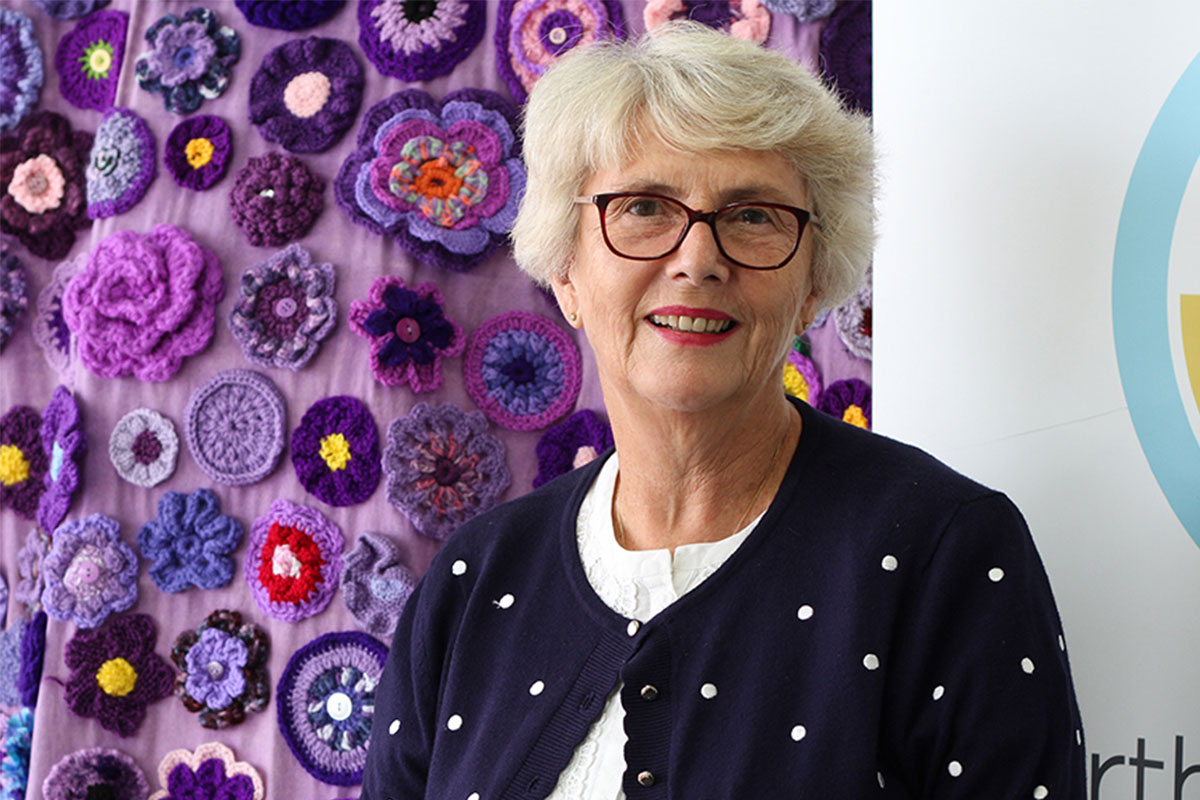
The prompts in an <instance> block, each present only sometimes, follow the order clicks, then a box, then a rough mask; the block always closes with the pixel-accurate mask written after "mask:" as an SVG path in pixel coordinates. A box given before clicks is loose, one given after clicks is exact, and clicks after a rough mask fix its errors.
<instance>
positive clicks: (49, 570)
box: [42, 514, 138, 628]
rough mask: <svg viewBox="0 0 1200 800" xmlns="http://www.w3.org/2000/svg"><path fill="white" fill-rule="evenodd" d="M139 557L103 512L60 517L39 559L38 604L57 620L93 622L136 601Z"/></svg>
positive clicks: (87, 624) (92, 625) (117, 525)
mask: <svg viewBox="0 0 1200 800" xmlns="http://www.w3.org/2000/svg"><path fill="white" fill-rule="evenodd" d="M137 573H138V558H137V553H135V552H134V551H133V548H132V547H130V546H129V545H127V544H125V542H123V541H122V540H121V524H120V523H119V522H117V521H116V520H115V519H113V518H112V517H109V516H105V515H104V514H92V515H91V516H90V517H86V518H84V519H73V520H68V521H67V522H64V523H63V524H62V525H61V526H59V528H58V530H56V531H55V532H54V537H53V539H52V542H51V545H50V552H49V553H47V554H46V558H45V559H44V560H43V561H42V574H43V576H44V578H45V581H46V588H45V589H43V590H42V607H43V608H45V610H46V613H47V614H49V615H50V616H51V617H53V618H54V619H56V620H59V621H61V622H73V623H75V625H76V626H77V627H80V628H95V627H96V626H98V625H100V623H102V622H104V620H105V619H106V618H107V617H108V615H109V614H115V613H117V612H120V611H124V610H125V609H127V608H129V607H130V606H132V605H133V604H134V602H136V601H137Z"/></svg>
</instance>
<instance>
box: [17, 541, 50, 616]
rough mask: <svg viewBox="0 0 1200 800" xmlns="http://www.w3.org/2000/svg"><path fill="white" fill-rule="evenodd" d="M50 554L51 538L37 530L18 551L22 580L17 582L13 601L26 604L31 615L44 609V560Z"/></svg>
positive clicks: (19, 571) (18, 567)
mask: <svg viewBox="0 0 1200 800" xmlns="http://www.w3.org/2000/svg"><path fill="white" fill-rule="evenodd" d="M49 552H50V537H49V536H46V535H45V534H44V533H42V532H41V531H40V530H38V529H37V528H33V529H32V530H30V531H29V533H28V535H26V537H25V544H23V545H21V549H20V550H18V551H17V572H18V573H19V575H20V576H21V579H20V580H19V581H17V589H16V591H14V592H13V599H14V600H16V601H17V602H18V603H24V604H25V607H26V608H28V609H29V611H30V613H33V612H35V611H37V610H38V609H39V608H41V607H42V591H43V590H44V589H45V588H46V578H45V576H44V575H43V573H42V560H43V559H45V557H46V554H47V553H49Z"/></svg>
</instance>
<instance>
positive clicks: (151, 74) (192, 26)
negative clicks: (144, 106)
mask: <svg viewBox="0 0 1200 800" xmlns="http://www.w3.org/2000/svg"><path fill="white" fill-rule="evenodd" d="M146 42H147V43H148V44H149V45H150V50H149V51H147V52H145V53H142V54H141V55H140V56H138V58H137V61H136V62H134V70H135V72H136V73H137V79H138V86H140V87H142V88H143V89H145V90H146V91H148V92H155V93H158V94H161V95H162V96H163V105H164V106H166V109H167V111H171V112H174V113H176V114H188V113H190V112H192V111H195V110H196V109H197V108H199V107H200V104H201V103H203V102H204V101H205V100H214V99H216V98H218V97H220V96H221V95H222V93H224V91H225V87H226V86H227V85H229V75H230V72H231V71H232V69H233V65H234V64H236V63H237V60H238V57H239V56H240V55H241V41H240V40H239V39H238V35H237V31H235V30H234V29H233V28H230V27H229V26H228V25H225V26H222V25H221V24H220V23H219V22H218V20H217V15H216V14H214V13H213V12H212V11H210V10H209V9H207V8H202V7H199V6H197V7H195V8H190V9H188V11H187V12H186V13H185V14H184V15H183V17H182V18H180V17H177V16H175V15H174V14H164V15H163V16H162V17H160V18H159V19H158V21H157V22H155V23H154V24H153V25H151V26H150V27H149V28H147V29H146Z"/></svg>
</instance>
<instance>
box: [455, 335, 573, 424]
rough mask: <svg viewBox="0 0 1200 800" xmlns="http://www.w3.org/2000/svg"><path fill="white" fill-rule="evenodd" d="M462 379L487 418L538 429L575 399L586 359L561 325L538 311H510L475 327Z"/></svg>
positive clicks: (566, 409) (498, 422)
mask: <svg viewBox="0 0 1200 800" xmlns="http://www.w3.org/2000/svg"><path fill="white" fill-rule="evenodd" d="M463 379H464V381H465V382H466V386H467V394H469V395H470V396H471V399H472V400H474V401H475V405H477V406H479V408H480V409H481V410H482V411H483V413H484V414H487V416H488V419H490V420H492V421H493V422H495V423H496V424H498V425H503V426H504V427H505V428H509V429H511V430H516V431H529V430H537V429H539V428H545V427H546V426H547V425H549V424H550V423H552V422H554V421H555V420H557V419H558V418H559V417H561V416H562V415H563V414H566V413H567V411H568V410H570V408H571V406H573V405H574V404H575V399H576V398H577V397H579V389H580V386H581V385H582V382H583V361H582V359H581V358H580V355H579V348H577V347H576V346H575V343H574V342H572V341H571V338H570V337H569V336H567V334H566V331H564V330H563V329H562V328H560V327H558V326H557V325H555V324H554V323H553V322H551V321H550V320H548V319H546V318H545V317H543V316H540V315H538V314H532V313H530V312H528V311H509V312H508V313H506V314H500V315H499V316H495V317H492V318H491V319H489V320H487V321H486V322H484V323H483V324H482V325H480V326H479V327H478V328H476V329H475V330H474V331H472V332H471V338H470V339H469V340H468V341H467V352H466V354H465V355H464V356H463Z"/></svg>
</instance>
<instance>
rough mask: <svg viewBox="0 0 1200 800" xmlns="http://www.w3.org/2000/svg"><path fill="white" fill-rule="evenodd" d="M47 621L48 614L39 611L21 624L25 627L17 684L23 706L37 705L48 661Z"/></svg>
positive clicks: (22, 635)
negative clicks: (43, 672)
mask: <svg viewBox="0 0 1200 800" xmlns="http://www.w3.org/2000/svg"><path fill="white" fill-rule="evenodd" d="M46 620H47V617H46V612H45V611H39V612H37V613H36V614H34V615H33V616H32V617H31V618H30V619H29V620H28V621H26V622H24V623H21V624H22V625H23V626H24V631H22V634H21V667H20V670H19V671H18V673H17V682H16V688H17V691H18V692H19V693H20V703H21V705H25V706H36V705H37V701H38V694H39V691H40V689H41V683H42V667H43V666H44V665H45V661H46Z"/></svg>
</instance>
